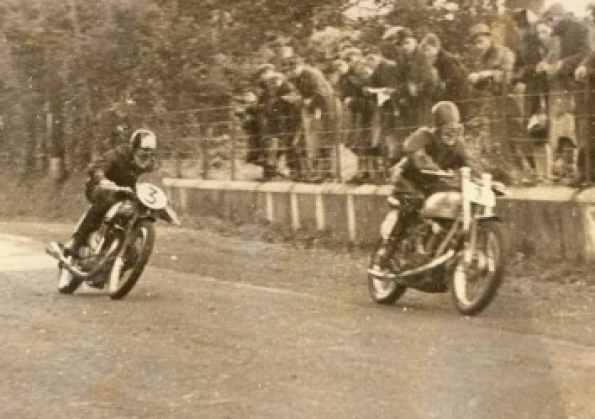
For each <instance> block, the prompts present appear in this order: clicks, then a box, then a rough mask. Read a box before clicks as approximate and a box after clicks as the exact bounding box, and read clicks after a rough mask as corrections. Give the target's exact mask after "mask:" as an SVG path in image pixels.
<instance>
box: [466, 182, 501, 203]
mask: <svg viewBox="0 0 595 419" xmlns="http://www.w3.org/2000/svg"><path fill="white" fill-rule="evenodd" d="M465 196H466V197H467V199H468V200H469V201H471V202H473V203H476V204H479V205H483V206H486V207H488V208H493V207H495V206H496V194H494V192H493V191H492V190H488V189H485V188H483V187H482V186H480V185H477V184H475V183H468V184H467V185H466V188H465Z"/></svg>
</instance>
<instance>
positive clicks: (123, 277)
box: [46, 183, 180, 300]
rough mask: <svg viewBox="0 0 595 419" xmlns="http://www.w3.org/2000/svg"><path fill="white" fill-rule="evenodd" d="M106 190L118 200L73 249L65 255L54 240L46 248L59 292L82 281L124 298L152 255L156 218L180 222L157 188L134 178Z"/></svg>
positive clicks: (115, 296)
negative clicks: (54, 267)
mask: <svg viewBox="0 0 595 419" xmlns="http://www.w3.org/2000/svg"><path fill="white" fill-rule="evenodd" d="M110 189H111V190H113V191H114V192H115V193H116V196H118V197H119V198H120V199H119V200H118V202H117V203H115V204H114V205H112V206H111V207H110V209H109V210H108V211H107V212H106V214H105V216H104V218H103V221H102V223H101V224H100V226H99V228H98V229H97V230H95V231H94V232H92V233H91V234H90V235H89V238H88V240H87V243H86V245H85V246H83V247H82V248H81V249H80V250H79V252H78V254H76V255H65V254H64V252H63V249H62V248H61V247H60V246H59V245H58V244H57V243H51V244H50V245H49V246H48V248H47V249H46V251H47V253H48V254H49V255H50V256H52V257H54V258H55V259H57V260H58V262H59V263H58V291H59V292H60V293H62V294H72V293H73V292H75V291H76V290H77V289H78V288H79V287H80V285H81V284H82V283H83V282H85V283H87V284H88V285H90V286H93V287H96V288H104V287H105V285H108V291H109V296H110V298H111V299H113V300H118V299H121V298H123V297H125V296H126V295H127V294H128V293H129V292H130V290H132V288H133V287H134V286H135V285H136V283H137V281H138V279H139V278H140V276H141V274H142V273H143V269H144V267H145V265H146V264H147V262H148V261H149V258H150V257H151V253H152V251H153V245H154V242H155V227H154V223H155V221H157V220H158V219H162V220H164V221H167V222H169V223H171V224H174V225H180V221H179V220H178V217H177V215H176V213H175V212H174V210H173V209H172V208H171V207H170V206H169V205H168V200H167V197H166V195H165V193H164V192H163V191H162V190H161V189H160V188H159V187H157V186H155V185H153V184H150V183H137V184H136V187H135V188H134V190H132V189H130V188H126V187H118V186H116V187H113V188H110Z"/></svg>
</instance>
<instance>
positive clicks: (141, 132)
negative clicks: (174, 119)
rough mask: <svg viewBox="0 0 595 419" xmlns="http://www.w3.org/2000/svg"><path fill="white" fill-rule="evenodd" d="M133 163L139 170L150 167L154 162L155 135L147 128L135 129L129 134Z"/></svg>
mask: <svg viewBox="0 0 595 419" xmlns="http://www.w3.org/2000/svg"><path fill="white" fill-rule="evenodd" d="M130 146H131V147H132V156H133V159H134V164H135V165H136V166H137V167H138V168H139V169H141V170H146V169H150V168H151V167H152V166H153V164H154V163H155V152H156V151H157V136H156V135H155V133H154V132H153V131H150V130H148V129H144V128H141V129H137V130H136V131H134V132H133V133H132V135H131V136H130Z"/></svg>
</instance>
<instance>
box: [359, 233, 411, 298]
mask: <svg viewBox="0 0 595 419" xmlns="http://www.w3.org/2000/svg"><path fill="white" fill-rule="evenodd" d="M380 245H381V244H380V242H379V243H378V244H377V245H376V248H375V249H374V253H372V256H371V257H370V264H369V267H370V268H371V267H372V264H373V263H374V256H375V255H376V252H377V251H378V249H379V247H380ZM406 290H407V287H405V286H403V285H400V284H397V282H396V281H394V280H386V281H385V280H380V279H377V278H376V277H374V275H372V274H370V273H368V291H369V292H370V297H372V300H373V301H374V302H375V303H378V304H394V302H395V301H397V300H398V299H399V298H400V297H401V296H402V295H403V294H404V293H405V291H406Z"/></svg>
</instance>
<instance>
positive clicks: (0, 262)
mask: <svg viewBox="0 0 595 419" xmlns="http://www.w3.org/2000/svg"><path fill="white" fill-rule="evenodd" d="M56 266H57V264H56V261H55V260H54V259H52V258H51V257H50V256H48V255H47V254H46V253H45V251H44V248H43V244H42V243H40V242H38V241H35V240H32V239H28V238H25V237H20V236H13V235H10V234H0V272H9V271H13V272H14V271H33V270H44V269H51V268H55V267H56Z"/></svg>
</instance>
